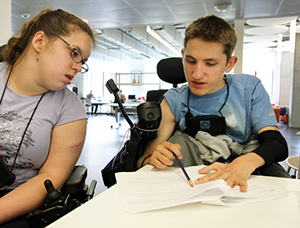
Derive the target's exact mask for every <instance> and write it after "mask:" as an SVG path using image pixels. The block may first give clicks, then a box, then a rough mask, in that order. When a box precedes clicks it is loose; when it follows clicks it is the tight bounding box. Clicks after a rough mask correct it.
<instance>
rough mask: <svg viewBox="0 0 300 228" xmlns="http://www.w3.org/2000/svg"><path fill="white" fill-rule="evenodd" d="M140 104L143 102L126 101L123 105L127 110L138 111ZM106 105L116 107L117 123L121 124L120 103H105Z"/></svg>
mask: <svg viewBox="0 0 300 228" xmlns="http://www.w3.org/2000/svg"><path fill="white" fill-rule="evenodd" d="M140 104H141V102H133V103H124V104H123V107H124V109H125V111H126V112H133V113H137V106H139V105H140ZM104 105H105V106H110V107H112V108H115V109H114V110H115V116H116V124H119V121H120V115H121V109H120V108H119V104H118V103H110V104H104ZM119 125H120V124H119ZM112 126H113V125H112Z"/></svg>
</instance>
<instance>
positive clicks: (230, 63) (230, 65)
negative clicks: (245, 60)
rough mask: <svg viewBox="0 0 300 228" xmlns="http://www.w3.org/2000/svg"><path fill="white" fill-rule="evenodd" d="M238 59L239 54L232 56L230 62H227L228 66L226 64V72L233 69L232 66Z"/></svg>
mask: <svg viewBox="0 0 300 228" xmlns="http://www.w3.org/2000/svg"><path fill="white" fill-rule="evenodd" d="M237 61H238V57H237V56H235V55H234V56H232V57H231V58H230V59H229V61H228V63H227V66H226V70H225V71H226V73H228V72H230V71H231V70H232V68H233V67H234V66H235V64H236V63H237Z"/></svg>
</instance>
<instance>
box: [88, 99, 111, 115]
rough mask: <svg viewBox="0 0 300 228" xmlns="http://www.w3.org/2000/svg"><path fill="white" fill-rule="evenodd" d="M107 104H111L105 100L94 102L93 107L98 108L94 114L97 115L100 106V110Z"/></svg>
mask: <svg viewBox="0 0 300 228" xmlns="http://www.w3.org/2000/svg"><path fill="white" fill-rule="evenodd" d="M105 104H110V101H104V100H96V101H93V102H92V104H91V105H92V106H96V107H95V111H94V114H97V110H98V106H100V109H101V106H102V105H105Z"/></svg>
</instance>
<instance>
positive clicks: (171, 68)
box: [156, 57, 186, 85]
mask: <svg viewBox="0 0 300 228" xmlns="http://www.w3.org/2000/svg"><path fill="white" fill-rule="evenodd" d="M156 69H157V75H158V77H159V78H160V79H161V80H163V81H165V82H168V83H172V84H173V85H177V84H179V83H184V82H186V79H185V76H184V71H183V64H182V58H181V57H172V58H167V59H162V60H160V61H159V62H158V64H157V67H156Z"/></svg>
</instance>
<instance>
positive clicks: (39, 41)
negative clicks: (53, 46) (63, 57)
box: [31, 31, 46, 53]
mask: <svg viewBox="0 0 300 228" xmlns="http://www.w3.org/2000/svg"><path fill="white" fill-rule="evenodd" d="M45 38H46V36H45V33H44V32H43V31H39V32H37V33H36V34H35V35H34V37H33V38H32V41H31V44H32V47H33V48H34V50H35V51H36V52H38V53H39V52H40V51H41V50H42V48H43V46H45Z"/></svg>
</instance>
